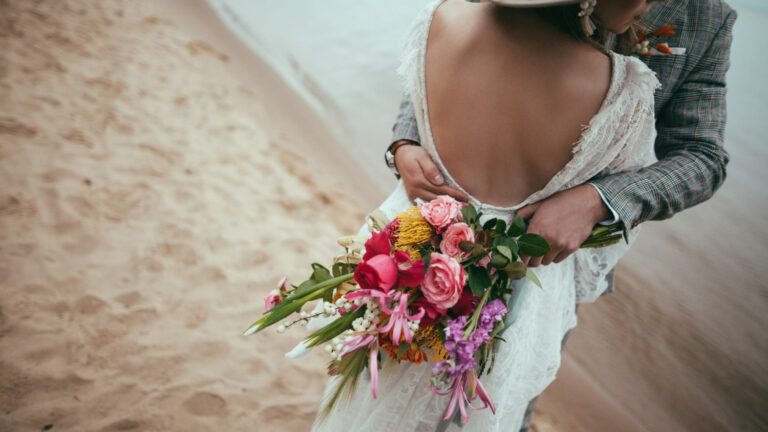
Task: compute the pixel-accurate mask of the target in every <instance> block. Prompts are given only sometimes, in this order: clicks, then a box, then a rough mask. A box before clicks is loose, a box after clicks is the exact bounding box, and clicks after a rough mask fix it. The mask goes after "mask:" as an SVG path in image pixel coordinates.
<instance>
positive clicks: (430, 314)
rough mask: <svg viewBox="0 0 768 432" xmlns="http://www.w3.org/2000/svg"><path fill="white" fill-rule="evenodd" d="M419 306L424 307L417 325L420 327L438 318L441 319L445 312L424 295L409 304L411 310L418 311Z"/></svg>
mask: <svg viewBox="0 0 768 432" xmlns="http://www.w3.org/2000/svg"><path fill="white" fill-rule="evenodd" d="M419 308H422V309H424V316H423V317H421V320H420V322H419V326H420V327H421V328H424V327H425V326H431V325H433V324H435V323H436V322H438V321H440V319H442V318H443V317H444V316H445V313H446V312H447V311H446V310H445V309H441V308H439V307H437V306H435V305H433V304H432V303H430V302H429V301H428V300H427V299H425V298H424V297H419V298H418V300H416V301H415V302H413V303H412V304H411V310H412V311H418V310H419Z"/></svg>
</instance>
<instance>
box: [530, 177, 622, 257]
mask: <svg viewBox="0 0 768 432" xmlns="http://www.w3.org/2000/svg"><path fill="white" fill-rule="evenodd" d="M517 214H518V215H520V216H522V217H523V219H526V220H528V232H529V233H534V234H539V235H540V236H542V237H544V238H545V239H546V240H547V241H548V242H549V246H550V249H549V252H548V253H547V254H546V255H545V256H543V257H528V256H521V259H522V260H523V262H524V263H525V264H527V265H528V266H529V267H537V266H538V265H539V264H544V265H547V264H550V263H553V262H554V263H559V262H560V261H562V260H564V259H566V258H568V256H569V255H570V254H572V253H573V252H575V251H576V250H577V249H578V248H579V247H580V246H581V244H582V243H584V240H586V239H587V237H589V235H590V234H591V233H592V229H593V228H594V227H595V225H596V224H597V223H599V222H600V221H602V220H605V219H606V218H608V217H609V216H610V214H611V213H610V210H608V207H606V206H605V204H604V203H603V200H602V199H600V194H598V193H597V190H596V189H595V188H594V186H592V185H589V184H583V185H580V186H576V187H574V188H572V189H568V190H564V191H561V192H558V193H556V194H554V195H552V196H550V197H549V198H547V199H544V200H542V201H539V202H537V203H534V204H530V205H527V206H525V207H523V208H521V209H520V210H519V211H518V213H517Z"/></svg>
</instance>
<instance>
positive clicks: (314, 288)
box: [245, 270, 353, 335]
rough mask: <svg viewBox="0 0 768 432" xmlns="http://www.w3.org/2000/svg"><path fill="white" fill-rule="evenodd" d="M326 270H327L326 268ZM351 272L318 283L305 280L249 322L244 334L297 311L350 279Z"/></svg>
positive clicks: (253, 331)
mask: <svg viewBox="0 0 768 432" xmlns="http://www.w3.org/2000/svg"><path fill="white" fill-rule="evenodd" d="M326 271H327V270H326ZM352 276H353V274H352V273H349V274H345V275H341V276H338V277H335V278H330V279H326V280H324V281H322V282H319V283H314V282H313V284H311V285H310V284H308V282H310V281H311V279H310V281H307V282H305V283H303V284H301V285H300V286H299V288H297V289H296V290H294V291H293V292H292V293H291V294H290V295H288V296H287V297H286V298H284V299H283V301H281V302H280V303H278V304H277V305H276V306H275V307H274V308H273V309H272V310H270V311H269V312H267V313H265V314H264V315H262V317H261V318H259V319H258V320H256V321H255V322H254V323H253V324H251V325H250V326H249V327H248V329H247V330H246V331H245V334H246V335H250V334H253V333H258V332H260V331H262V330H264V329H265V328H267V327H269V326H271V325H273V324H275V323H277V322H279V321H280V320H282V319H283V318H285V317H287V316H288V315H290V314H292V313H294V312H297V311H298V310H300V309H301V307H302V306H304V304H305V303H307V302H309V301H312V300H317V299H319V298H321V297H323V295H325V294H326V293H327V292H332V291H333V289H334V288H336V287H337V286H339V285H341V284H342V283H344V282H346V281H348V280H350V279H352Z"/></svg>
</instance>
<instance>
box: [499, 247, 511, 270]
mask: <svg viewBox="0 0 768 432" xmlns="http://www.w3.org/2000/svg"><path fill="white" fill-rule="evenodd" d="M496 250H497V251H499V253H500V254H501V255H502V256H503V257H504V258H506V259H507V260H508V261H512V260H513V259H514V258H512V250H511V249H510V248H509V246H506V245H499V246H497V247H496ZM502 267H503V266H502Z"/></svg>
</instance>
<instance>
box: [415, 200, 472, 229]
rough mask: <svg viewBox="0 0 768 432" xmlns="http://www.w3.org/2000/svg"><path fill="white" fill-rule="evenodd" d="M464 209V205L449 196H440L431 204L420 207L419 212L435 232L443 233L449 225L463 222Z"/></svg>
mask: <svg viewBox="0 0 768 432" xmlns="http://www.w3.org/2000/svg"><path fill="white" fill-rule="evenodd" d="M462 207H463V204H462V203H460V202H458V201H456V200H455V199H453V198H451V197H449V196H448V195H440V196H438V197H437V198H435V199H433V200H432V201H430V202H427V203H424V204H421V205H419V211H420V212H421V215H422V216H424V219H426V220H427V222H429V224H430V225H432V226H433V227H434V228H435V231H437V232H438V233H442V232H443V231H445V229H446V228H448V226H449V225H451V224H452V223H454V222H456V221H460V220H461V208H462Z"/></svg>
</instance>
